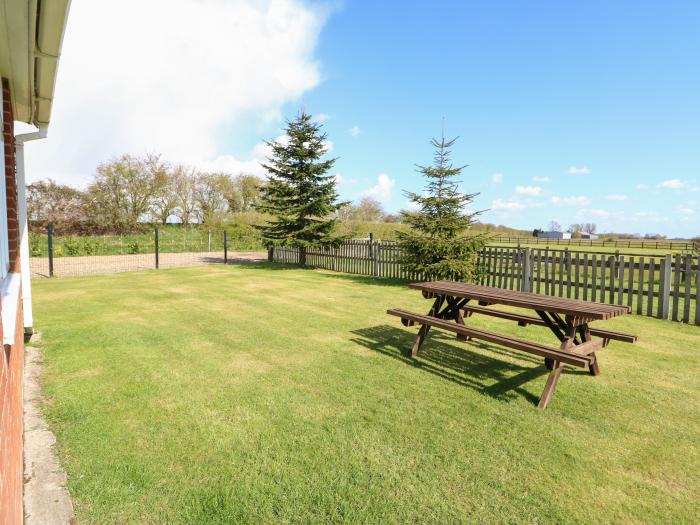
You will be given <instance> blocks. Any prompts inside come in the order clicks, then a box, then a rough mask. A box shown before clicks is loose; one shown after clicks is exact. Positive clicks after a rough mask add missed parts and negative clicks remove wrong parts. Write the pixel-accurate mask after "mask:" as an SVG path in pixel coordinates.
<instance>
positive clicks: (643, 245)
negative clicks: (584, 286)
mask: <svg viewBox="0 0 700 525" xmlns="http://www.w3.org/2000/svg"><path fill="white" fill-rule="evenodd" d="M489 240H490V242H494V243H502V244H519V245H532V244H535V245H540V244H541V245H543V246H580V247H582V248H586V247H588V248H593V247H598V248H626V249H637V248H638V249H645V250H670V251H683V252H692V251H693V250H694V249H695V243H694V242H693V241H689V240H680V241H672V240H659V241H656V240H645V239H612V240H605V239H550V238H542V237H510V236H502V235H494V236H492V237H490V238H489Z"/></svg>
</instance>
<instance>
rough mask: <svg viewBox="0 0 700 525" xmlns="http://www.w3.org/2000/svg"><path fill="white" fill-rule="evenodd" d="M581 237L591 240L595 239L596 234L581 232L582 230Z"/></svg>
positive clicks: (596, 237)
mask: <svg viewBox="0 0 700 525" xmlns="http://www.w3.org/2000/svg"><path fill="white" fill-rule="evenodd" d="M581 238H582V239H587V240H591V241H595V240H596V239H598V235H596V234H595V233H583V232H582V233H581Z"/></svg>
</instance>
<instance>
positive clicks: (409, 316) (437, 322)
mask: <svg viewBox="0 0 700 525" xmlns="http://www.w3.org/2000/svg"><path fill="white" fill-rule="evenodd" d="M386 313H388V314H389V315H395V316H397V317H400V318H401V319H402V320H407V321H408V323H406V326H411V325H412V324H415V323H418V324H421V325H429V326H433V327H435V328H440V329H442V330H448V331H450V332H455V333H457V334H459V335H464V336H467V337H471V338H473V339H481V340H482V341H487V342H489V343H496V344H500V345H502V346H505V347H508V348H513V349H515V350H522V351H524V352H529V353H531V354H535V355H538V356H540V357H549V358H550V359H554V360H557V361H561V362H562V363H566V364H569V365H573V366H578V367H579V368H587V367H588V366H590V365H591V362H592V361H593V359H592V358H591V357H589V356H588V354H590V353H592V352H594V351H595V350H596V348H597V347H592V346H591V347H589V348H587V349H586V350H588V353H581V354H579V353H576V354H573V353H570V352H562V351H561V350H559V349H558V348H554V347H551V346H547V345H543V344H540V343H535V342H532V341H525V340H522V339H517V338H515V337H510V336H507V335H502V334H497V333H495V332H489V331H486V330H481V329H479V328H471V327H468V326H463V325H459V324H456V323H451V322H449V321H445V320H443V319H437V318H435V317H431V316H429V315H421V314H415V313H413V312H408V311H406V310H401V309H398V308H393V309H391V310H387V312H386ZM593 343H597V341H593ZM599 346H601V345H600V344H599V345H598V347H599ZM414 349H415V345H414ZM416 353H417V351H416V352H415V353H414V351H412V352H411V355H412V356H415V355H416Z"/></svg>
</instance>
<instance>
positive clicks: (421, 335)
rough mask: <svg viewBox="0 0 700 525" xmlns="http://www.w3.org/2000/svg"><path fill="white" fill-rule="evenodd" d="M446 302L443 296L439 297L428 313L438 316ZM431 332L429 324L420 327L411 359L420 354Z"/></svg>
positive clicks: (412, 348)
mask: <svg viewBox="0 0 700 525" xmlns="http://www.w3.org/2000/svg"><path fill="white" fill-rule="evenodd" d="M444 302H445V297H444V296H442V295H438V296H437V298H436V299H435V302H434V303H433V306H431V307H430V311H429V312H428V315H431V316H436V315H437V314H438V312H439V311H440V307H441V306H442V303H444ZM429 331H430V325H427V324H422V325H420V329H419V330H418V335H417V336H416V340H415V342H414V343H413V346H412V347H411V357H416V354H418V351H419V350H420V347H421V346H422V345H423V341H425V338H426V336H427V335H428V332H429Z"/></svg>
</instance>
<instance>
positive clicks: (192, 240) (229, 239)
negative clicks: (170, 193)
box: [29, 226, 265, 278]
mask: <svg viewBox="0 0 700 525" xmlns="http://www.w3.org/2000/svg"><path fill="white" fill-rule="evenodd" d="M229 255H230V258H229ZM264 256H265V254H264V252H262V251H261V248H260V246H259V245H257V243H254V242H251V241H250V239H247V238H244V237H242V236H237V235H236V234H235V232H234V233H233V234H231V233H230V232H228V231H225V230H224V231H214V230H208V231H202V230H196V229H186V228H178V229H175V228H158V227H156V228H154V229H153V230H152V231H149V232H145V233H140V234H131V235H99V236H94V235H93V236H76V235H57V234H56V233H55V232H54V231H53V228H52V227H51V226H49V227H48V228H47V229H46V231H45V232H35V233H33V234H32V235H31V236H30V259H29V261H30V269H31V273H32V276H33V277H38V278H42V277H73V276H82V275H98V274H104V273H116V272H129V271H138V270H147V269H157V268H177V267H183V266H194V265H201V264H209V263H225V262H228V260H229V259H231V260H257V259H260V258H262V257H264Z"/></svg>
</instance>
